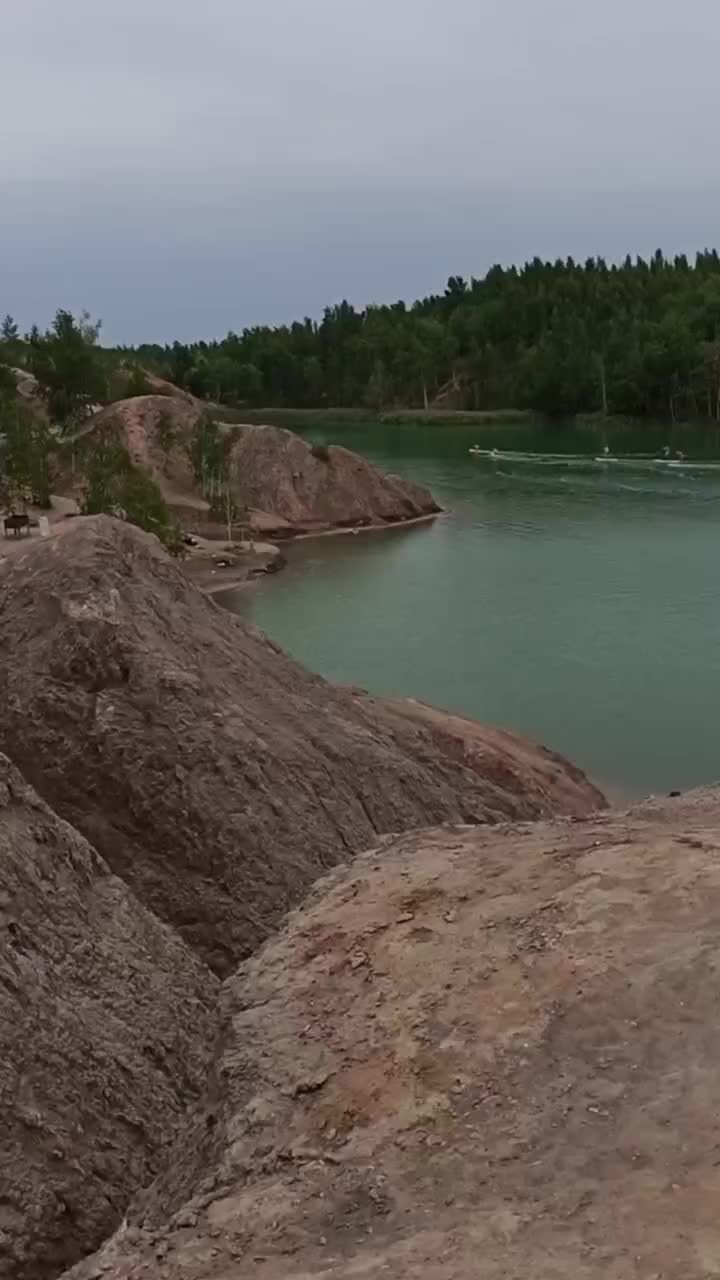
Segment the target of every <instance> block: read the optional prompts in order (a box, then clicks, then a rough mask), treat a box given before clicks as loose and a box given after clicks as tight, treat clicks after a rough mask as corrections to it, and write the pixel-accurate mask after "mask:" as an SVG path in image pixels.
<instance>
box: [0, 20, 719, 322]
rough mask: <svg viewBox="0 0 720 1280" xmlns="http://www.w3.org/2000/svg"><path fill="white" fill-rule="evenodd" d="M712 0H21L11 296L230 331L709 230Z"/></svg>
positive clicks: (17, 301) (13, 301)
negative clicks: (344, 299)
mask: <svg viewBox="0 0 720 1280" xmlns="http://www.w3.org/2000/svg"><path fill="white" fill-rule="evenodd" d="M719 46H720V9H718V7H717V4H716V0H685V3H684V4H682V5H678V4H677V3H676V0H624V2H621V0H605V3H604V4H603V5H597V4H595V3H590V2H589V0H572V2H571V0H504V2H503V3H501V0H363V2H361V0H205V3H202V4H201V3H199V2H198V0H144V3H141V2H140V0H122V3H120V2H118V0H102V2H101V0H64V3H63V4H58V3H57V0H25V4H24V6H19V5H18V6H14V7H13V10H12V11H11V12H9V13H7V14H4V15H3V66H2V71H3V74H2V76H1V77H0V158H1V160H2V165H1V167H0V174H1V175H2V177H1V178H0V220H1V222H2V232H3V234H2V237H1V239H0V309H2V310H6V309H9V310H11V311H13V312H14V313H16V314H18V316H19V317H20V318H21V319H22V321H23V322H24V323H29V322H30V321H31V319H33V318H38V319H40V320H42V321H44V320H45V319H47V317H48V315H49V314H50V313H51V311H52V310H53V308H54V307H55V306H56V305H61V304H62V305H71V306H80V305H86V306H88V307H90V308H91V309H92V310H93V311H95V312H100V313H102V314H103V316H104V318H105V320H106V327H107V332H108V334H109V335H110V336H112V337H115V338H119V339H127V340H130V339H132V338H142V337H161V338H162V337H170V336H175V335H178V336H191V335H198V334H200V333H203V332H204V333H207V334H218V333H222V332H223V331H224V330H225V329H227V328H228V327H229V326H231V325H232V326H233V327H241V326H242V325H243V324H251V323H255V322H261V321H279V320H283V319H290V318H292V317H293V316H295V315H296V314H302V313H305V312H308V313H311V314H317V312H318V311H319V310H320V309H321V307H322V305H323V304H324V303H325V302H326V301H332V300H336V299H337V298H339V297H341V296H343V295H348V296H350V297H352V298H353V299H354V300H357V301H359V302H364V301H368V300H370V299H371V298H374V297H377V298H391V297H393V296H396V295H397V294H399V293H403V294H405V295H409V296H412V295H415V294H417V293H422V292H423V291H425V290H428V289H430V288H438V287H441V286H442V283H443V281H444V279H445V277H446V276H447V275H448V274H450V273H455V272H463V273H465V274H470V273H473V272H474V273H475V274H479V273H481V272H482V271H483V270H484V269H485V268H486V267H487V266H488V265H490V264H491V263H492V262H493V261H496V260H509V259H517V258H525V257H526V256H532V255H533V254H534V253H540V254H550V255H556V254H565V253H573V254H574V255H576V256H578V255H580V256H584V255H585V254H589V253H604V254H605V255H606V256H616V255H619V254H623V253H624V252H625V251H626V249H630V250H632V251H642V252H648V251H651V250H652V249H653V248H654V247H656V245H658V244H663V245H664V246H665V247H667V248H668V249H669V250H670V251H675V250H679V249H688V250H690V249H693V248H695V247H701V246H702V245H703V244H705V243H710V242H715V241H716V240H717V239H718V238H719V237H718V234H717V224H718V213H719V212H720V200H719V194H720V186H719V185H718V183H717V182H716V180H715V178H714V172H713V171H714V167H715V162H714V148H715V136H714V134H715V132H716V114H717V88H716V64H717V59H718V53H719V52H720V49H719Z"/></svg>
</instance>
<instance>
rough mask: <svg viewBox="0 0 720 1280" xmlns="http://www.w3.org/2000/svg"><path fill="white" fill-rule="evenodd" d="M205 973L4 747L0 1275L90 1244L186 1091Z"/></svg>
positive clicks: (15, 1277) (164, 1135) (205, 1001)
mask: <svg viewBox="0 0 720 1280" xmlns="http://www.w3.org/2000/svg"><path fill="white" fill-rule="evenodd" d="M215 996H216V981H215V979H214V978H213V976H212V974H211V973H210V972H209V970H207V969H206V968H205V967H204V965H202V964H201V963H200V961H199V960H198V959H197V957H196V956H194V955H193V954H192V953H191V952H190V951H188V949H187V948H186V947H185V946H184V944H183V943H182V941H181V940H180V938H179V937H178V936H177V935H175V934H173V933H172V932H171V931H170V930H169V929H168V928H167V927H166V926H165V925H163V924H161V923H160V921H159V920H157V919H156V918H155V917H154V916H152V915H151V914H150V912H148V911H146V910H145V909H144V908H143V907H141V905H140V903H139V902H138V901H137V899H136V898H135V897H134V895H133V894H132V893H131V892H130V890H129V889H128V888H127V886H126V885H125V884H123V883H122V882H121V881H120V880H118V879H117V878H116V877H115V876H113V875H112V874H111V873H110V871H109V868H108V867H107V865H106V864H105V863H104V862H103V860H102V859H101V858H100V857H99V856H98V855H97V853H96V852H95V851H94V849H92V848H91V847H90V845H89V844H88V843H87V841H86V840H84V839H83V837H82V836H81V835H79V834H78V833H77V831H74V830H73V828H72V827H70V826H68V825H67V823H65V822H62V821H61V820H60V819H59V818H57V817H56V816H55V814H54V813H52V812H51V811H50V809H48V807H47V806H46V805H45V804H44V803H43V802H42V801H41V800H40V799H39V798H38V796H37V795H36V794H35V793H34V792H33V790H32V789H31V788H30V787H29V786H28V785H27V783H26V782H25V781H24V780H23V778H22V777H21V776H20V774H19V773H18V772H17V771H16V770H15V769H14V768H13V767H12V766H11V765H10V763H9V761H8V760H7V759H6V758H5V757H4V756H0V1116H1V1117H2V1119H1V1121H0V1135H1V1136H0V1277H2V1280H45V1278H46V1277H48V1278H49V1277H53V1276H56V1275H57V1274H58V1273H59V1272H60V1271H62V1270H63V1268H64V1267H66V1266H68V1265H69V1264H70V1263H72V1262H74V1261H75V1260H76V1259H77V1258H79V1257H82V1256H84V1255H85V1254H86V1253H88V1252H89V1251H90V1250H92V1249H94V1248H96V1247H97V1246H98V1244H99V1243H100V1242H101V1241H102V1240H103V1239H104V1237H105V1236H106V1235H107V1234H108V1233H109V1232H110V1231H112V1230H114V1229H115V1227H116V1226H117V1225H118V1223H119V1222H120V1221H121V1219H122V1216H123V1214H124V1212H125V1208H126V1205H127V1203H128V1200H129V1198H130V1196H131V1195H132V1194H134V1193H135V1192H136V1191H137V1189H138V1188H139V1187H141V1186H143V1185H144V1184H145V1183H146V1182H148V1181H150V1179H151V1178H152V1177H153V1176H154V1175H155V1173H156V1172H157V1170H158V1167H159V1157H160V1153H161V1151H162V1149H163V1147H164V1145H165V1144H166V1143H167V1142H168V1141H169V1139H170V1138H171V1137H172V1134H173V1130H174V1127H175V1125H176V1123H177V1120H178V1118H179V1116H180V1115H181V1114H182V1113H183V1111H184V1109H185V1108H186V1107H187V1106H189V1104H190V1103H191V1102H192V1101H193V1100H196V1099H197V1096H198V1093H199V1091H200V1088H201V1086H203V1085H204V1083H205V1068H206V1065H207V1061H208V1058H209V1055H210V1052H211V1050H212V1046H213V1040H214V1032H215Z"/></svg>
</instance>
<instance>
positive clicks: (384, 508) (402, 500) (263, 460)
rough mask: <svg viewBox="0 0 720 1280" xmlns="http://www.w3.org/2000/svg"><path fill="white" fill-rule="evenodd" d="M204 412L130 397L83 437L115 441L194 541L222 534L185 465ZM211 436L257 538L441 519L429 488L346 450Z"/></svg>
mask: <svg viewBox="0 0 720 1280" xmlns="http://www.w3.org/2000/svg"><path fill="white" fill-rule="evenodd" d="M176 391H177V388H176ZM208 411H211V407H210V408H209V407H208V406H207V405H203V404H202V402H201V401H199V400H196V399H195V398H194V397H193V396H190V395H188V394H187V393H185V392H181V391H177V394H176V395H169V394H151V395H145V396H134V397H131V398H130V399H127V400H118V401H116V402H115V403H114V404H110V405H108V406H107V407H106V408H105V409H103V410H102V411H101V412H100V413H97V414H96V415H95V416H94V417H93V418H92V419H91V420H90V422H88V423H87V425H86V426H85V427H84V428H83V431H82V433H81V434H82V436H83V437H85V438H86V439H88V440H91V439H92V437H93V435H98V434H99V433H101V432H105V431H108V430H110V431H114V432H116V433H117V437H118V439H119V440H120V441H121V442H122V443H123V444H124V445H125V447H126V448H127V450H128V453H129V454H130V457H131V459H132V461H133V462H135V463H136V464H137V465H140V466H142V467H145V468H146V470H148V471H149V472H150V473H151V475H152V476H153V477H154V479H155V480H156V481H157V483H158V485H159V486H160V489H161V492H162V494H163V497H164V498H165V500H166V502H167V503H168V505H169V506H170V507H172V509H173V510H174V511H175V513H176V515H177V516H178V517H179V519H180V520H181V522H182V523H183V524H184V525H186V526H187V527H190V526H192V527H193V528H194V529H196V530H200V531H201V532H211V530H212V528H213V527H215V526H217V528H218V531H219V532H220V533H222V531H223V527H222V522H221V523H220V524H218V521H217V517H215V518H213V517H212V515H211V513H210V504H209V503H208V502H207V500H206V497H205V496H204V495H203V493H201V491H200V487H199V485H198V483H197V480H196V477H195V475H194V474H193V468H192V464H191V460H190V450H191V447H192V442H193V435H194V431H195V427H196V425H197V423H198V420H199V419H200V417H201V414H202V413H203V412H208ZM218 429H219V430H220V431H221V432H222V433H223V434H224V436H225V447H226V448H227V449H228V467H229V477H230V489H231V492H232V497H233V499H234V502H235V504H236V507H237V509H238V510H239V511H241V512H242V523H243V524H244V525H246V526H248V527H249V528H250V529H251V530H252V531H253V532H255V533H257V534H259V535H266V536H267V535H269V536H277V537H292V536H293V535H294V534H298V533H312V532H320V531H324V530H329V529H334V528H338V529H342V528H362V527H365V526H381V527H382V526H385V525H393V524H402V523H405V522H407V521H408V520H415V519H418V518H421V517H424V516H430V515H433V514H435V513H437V512H438V511H439V510H440V508H439V506H438V504H437V503H436V502H435V500H434V498H433V496H432V494H431V493H430V492H429V491H428V490H427V489H424V488H422V487H421V486H420V485H416V484H413V483H412V482H410V481H408V480H403V479H401V478H400V477H399V476H392V475H386V474H384V473H383V472H382V471H379V470H378V468H377V467H374V466H373V465H372V464H371V463H370V462H368V461H367V460H366V459H365V458H363V457H361V456H360V455H359V454H356V453H352V452H350V450H349V449H343V448H339V447H336V446H334V445H331V446H328V447H325V446H311V445H309V444H308V443H307V442H306V441H305V440H303V439H302V438H301V437H300V436H298V435H296V434H295V433H294V432H292V431H287V430H284V429H282V428H279V427H273V426H245V425H242V426H230V425H228V424H219V427H218ZM69 479H70V478H69V477H68V481H69Z"/></svg>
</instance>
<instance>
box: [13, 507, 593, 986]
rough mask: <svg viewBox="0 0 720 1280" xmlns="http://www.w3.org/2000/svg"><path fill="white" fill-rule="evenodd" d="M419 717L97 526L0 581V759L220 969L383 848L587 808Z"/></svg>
mask: <svg viewBox="0 0 720 1280" xmlns="http://www.w3.org/2000/svg"><path fill="white" fill-rule="evenodd" d="M402 708H405V711H404V712H403V710H402ZM431 716H432V723H430V722H429V720H428V713H427V711H425V712H424V713H423V709H422V708H418V707H417V706H416V705H415V704H407V703H400V704H390V705H388V704H385V703H384V702H383V701H382V700H379V699H373V698H370V697H368V696H367V695H364V694H362V693H354V692H352V691H349V690H346V689H341V688H336V687H333V686H332V685H329V684H328V683H327V682H326V681H324V680H322V679H320V678H319V677H317V676H313V675H311V674H310V673H309V672H307V671H306V670H304V668H302V667H300V666H299V665H298V664H297V663H295V662H293V661H292V660H291V659H289V658H288V657H286V656H285V655H284V654H283V653H282V652H281V651H280V650H279V649H277V648H276V646H275V645H273V644H272V643H270V641H268V640H267V639H266V638H265V637H264V636H262V635H261V634H260V633H259V632H258V631H256V630H255V629H254V628H252V627H249V626H247V625H246V624H245V623H243V622H241V621H240V620H239V619H238V618H235V617H233V616H232V615H230V614H229V613H228V612H226V611H225V610H223V609H222V608H221V607H220V606H219V605H217V604H214V603H213V602H212V601H209V600H207V599H206V598H205V597H203V596H202V595H201V594H200V593H199V592H198V591H197V590H196V589H195V588H194V587H193V586H191V585H190V584H189V583H188V582H187V581H186V579H185V578H184V576H183V574H182V573H181V571H180V570H179V569H178V567H177V566H176V565H175V564H174V563H173V562H172V561H171V560H170V558H169V557H168V556H167V555H166V554H165V553H164V552H163V550H162V548H161V547H160V544H159V543H158V542H157V540H156V539H155V538H153V537H151V536H149V535H146V534H143V533H141V532H139V531H138V530H137V529H134V528H132V527H130V526H127V525H123V524H121V523H119V522H117V521H113V520H111V519H109V518H108V517H94V518H92V519H88V520H76V521H74V522H73V527H72V528H70V529H69V530H67V531H66V532H65V533H63V535H62V536H60V537H57V538H56V539H52V540H50V541H49V542H48V543H46V544H44V545H43V544H40V543H37V544H35V545H32V544H31V545H30V546H28V548H27V550H24V549H23V551H22V552H21V553H18V554H16V555H15V556H13V557H11V558H10V560H9V561H8V564H7V565H6V567H5V569H4V571H2V572H1V573H0V749H4V750H6V751H7V753H8V754H9V755H10V756H11V757H12V758H13V759H14V760H15V762H16V763H17V764H18V766H19V767H21V768H22V769H23V771H24V772H25V774H26V776H27V777H28V779H29V780H30V781H31V782H32V783H33V785H34V786H35V787H36V788H37V789H38V790H39V791H40V793H41V794H42V795H43V797H44V798H45V799H46V800H47V801H48V802H49V803H50V804H51V805H52V806H53V808H55V809H56V810H57V812H59V813H60V814H61V815H62V816H63V817H64V818H66V819H67V820H68V821H70V822H72V823H73V825H74V826H76V827H77V828H78V829H79V830H80V831H82V832H83V834H84V835H85V836H86V837H87V838H88V839H89V840H90V841H91V842H92V844H93V845H94V846H95V847H96V848H97V850H98V851H99V852H100V854H101V855H102V856H103V857H104V858H105V859H106V860H107V862H108V863H109V864H110V866H111V867H112V869H113V870H114V871H115V872H116V874H118V875H120V876H121V877H122V878H123V879H124V880H125V881H126V882H127V884H128V885H129V886H130V887H131V888H132V890H133V891H134V892H135V893H136V895H137V896H138V897H139V898H140V900H141V901H142V902H143V903H144V904H145V905H146V906H149V907H150V908H151V909H152V910H153V911H155V912H156V913H157V914H158V915H159V916H160V917H161V918H162V919H164V920H166V921H168V922H169V923H171V924H172V925H174V926H175V927H176V928H177V929H178V930H179V932H180V933H181V935H182V936H183V938H184V939H185V941H186V942H187V943H189V945H190V946H192V947H193V948H195V949H196V950H197V951H198V953H199V954H200V955H201V956H202V958H203V959H204V960H205V961H206V962H207V963H208V964H210V966H211V967H213V968H214V969H215V970H216V971H218V972H219V973H222V974H225V973H227V972H229V971H230V970H231V969H232V968H233V967H234V965H235V963H236V962H237V961H238V959H240V958H242V957H244V956H245V955H247V954H248V953H249V952H250V951H251V950H252V949H253V948H254V947H255V946H256V945H257V944H258V943H259V942H260V941H261V940H262V939H263V938H264V937H265V936H266V934H267V932H268V930H269V929H270V928H271V927H272V926H273V925H274V924H275V923H276V922H277V921H278V920H279V919H280V918H281V917H282V915H283V914H284V912H285V911H286V909H287V908H288V907H289V906H291V905H292V904H294V903H295V902H296V901H297V900H298V899H299V898H300V896H301V895H302V894H303V892H304V891H305V890H306V889H307V887H308V886H309V884H310V883H311V882H312V881H313V880H314V879H315V878H316V877H317V876H318V875H319V874H320V873H321V872H323V871H324V870H326V869H327V868H329V867H331V866H333V865H335V864H336V863H337V862H339V861H342V860H343V859H345V858H347V857H349V856H350V855H351V854H352V853H354V852H357V851H359V850H362V849H365V848H368V847H370V846H371V845H372V844H373V843H374V842H375V841H376V839H377V836H378V835H379V834H384V833H386V832H391V831H404V830H408V829H409V828H414V827H418V826H424V825H428V824H431V825H432V824H437V823H441V822H446V821H467V822H493V821H497V820H499V819H503V818H534V817H539V816H547V815H551V814H554V813H557V812H567V813H572V812H574V813H587V812H588V811H589V810H591V809H593V808H595V807H597V806H598V805H599V804H602V796H601V795H600V794H599V792H598V791H596V790H595V788H594V787H592V786H591V785H590V784H589V783H588V782H587V779H586V778H585V777H584V776H583V775H582V774H581V773H580V772H579V770H576V769H573V768H572V767H571V766H570V765H568V764H567V763H566V762H565V761H563V760H561V759H560V758H559V757H557V756H554V755H552V754H551V753H550V752H546V751H543V750H542V749H541V748H536V747H534V746H532V745H531V744H529V743H527V742H525V741H523V740H522V739H519V738H516V737H514V736H512V735H509V734H500V733H498V732H497V731H494V730H483V729H481V728H480V726H477V725H474V724H471V723H469V722H467V721H462V720H458V719H457V718H456V717H454V718H450V717H445V716H443V715H442V713H438V712H434V713H431ZM466 736H467V737H468V738H469V739H472V741H471V742H470V744H469V746H468V744H467V743H466V742H465V740H464V739H465V737H466Z"/></svg>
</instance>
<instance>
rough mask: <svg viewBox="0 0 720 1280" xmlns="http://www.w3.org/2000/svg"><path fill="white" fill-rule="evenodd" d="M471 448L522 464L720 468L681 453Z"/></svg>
mask: <svg viewBox="0 0 720 1280" xmlns="http://www.w3.org/2000/svg"><path fill="white" fill-rule="evenodd" d="M468 452H469V453H470V454H471V455H472V456H473V457H475V458H482V459H483V460H484V461H486V462H503V463H511V464H519V465H521V466H535V467H537V466H547V467H553V466H555V467H558V466H559V467H562V466H567V467H573V466H574V467H601V466H606V465H610V466H613V467H628V468H636V469H637V468H640V469H645V468H650V469H653V470H654V469H655V468H659V469H661V470H667V469H670V470H675V471H713V470H714V471H718V472H720V461H717V462H689V461H688V460H687V458H684V457H682V456H680V457H677V456H676V457H671V456H665V457H658V456H657V455H654V454H648V453H644V454H643V453H628V454H623V455H622V456H618V455H616V454H610V453H602V454H597V455H593V454H587V453H526V452H521V451H520V450H514V449H481V448H480V445H477V444H476V445H473V446H472V448H470V449H469V450H468Z"/></svg>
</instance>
